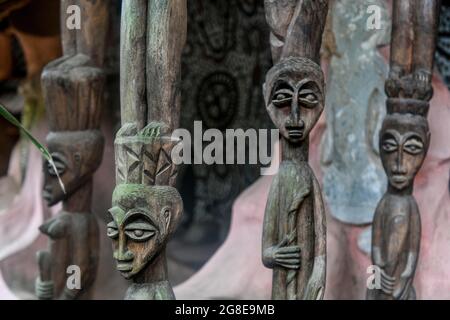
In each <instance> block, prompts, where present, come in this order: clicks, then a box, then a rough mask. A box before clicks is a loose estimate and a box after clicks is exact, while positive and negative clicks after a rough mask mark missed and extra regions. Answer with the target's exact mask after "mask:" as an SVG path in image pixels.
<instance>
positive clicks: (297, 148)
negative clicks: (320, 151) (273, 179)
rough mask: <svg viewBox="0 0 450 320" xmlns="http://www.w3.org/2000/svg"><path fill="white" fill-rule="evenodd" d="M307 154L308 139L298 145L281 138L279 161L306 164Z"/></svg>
mask: <svg viewBox="0 0 450 320" xmlns="http://www.w3.org/2000/svg"><path fill="white" fill-rule="evenodd" d="M308 154H309V137H306V138H305V140H304V141H302V142H301V143H299V144H293V143H291V142H289V141H288V140H287V139H285V138H281V161H293V162H307V161H308Z"/></svg>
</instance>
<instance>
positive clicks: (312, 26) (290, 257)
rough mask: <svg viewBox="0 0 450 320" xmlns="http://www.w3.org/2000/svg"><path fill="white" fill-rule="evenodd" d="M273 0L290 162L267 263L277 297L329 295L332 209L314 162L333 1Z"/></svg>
mask: <svg viewBox="0 0 450 320" xmlns="http://www.w3.org/2000/svg"><path fill="white" fill-rule="evenodd" d="M265 4H266V16H267V19H268V22H269V25H270V27H271V29H272V34H271V44H272V49H273V57H274V61H275V63H276V64H275V65H274V66H273V67H272V69H271V70H269V72H268V73H267V76H266V83H265V87H264V91H265V100H266V106H267V111H268V113H269V115H270V117H271V119H272V121H273V122H274V123H275V125H276V127H277V128H278V129H279V130H280V135H281V151H282V158H281V159H282V162H281V164H280V168H279V171H278V174H277V176H276V177H275V179H274V181H273V183H272V186H271V189H270V193H269V199H268V201H267V206H266V212H265V217H264V227H263V248H262V257H263V263H264V265H265V266H266V267H268V268H273V269H274V271H273V284H272V298H273V299H288V300H295V299H308V300H310V299H322V298H323V295H324V292H325V275H326V225H325V211H324V206H323V201H322V195H321V191H320V186H319V183H318V181H317V179H316V178H315V176H314V173H313V171H312V169H311V167H310V166H309V165H308V162H307V161H308V147H309V133H310V132H311V130H312V128H313V127H314V125H315V124H316V122H317V121H318V119H319V117H320V115H321V113H322V111H323V108H324V105H325V101H324V100H325V92H324V91H325V84H324V76H323V72H322V69H321V67H320V65H319V60H320V57H319V50H320V44H321V39H322V33H323V29H324V25H325V20H326V16H327V11H328V1H310V0H305V1H302V0H300V1H273V0H266V2H265ZM312 30H314V31H312ZM278 59H280V60H279V61H278Z"/></svg>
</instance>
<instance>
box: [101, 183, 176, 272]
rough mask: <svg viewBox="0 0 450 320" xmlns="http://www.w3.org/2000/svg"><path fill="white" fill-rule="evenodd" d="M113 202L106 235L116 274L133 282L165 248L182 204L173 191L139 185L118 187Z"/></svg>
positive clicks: (164, 187)
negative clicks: (111, 251) (115, 265)
mask: <svg viewBox="0 0 450 320" xmlns="http://www.w3.org/2000/svg"><path fill="white" fill-rule="evenodd" d="M112 202H113V207H112V208H111V209H110V210H109V213H110V214H111V217H112V221H111V222H109V223H108V224H107V228H108V229H107V234H108V236H109V237H110V238H111V239H112V242H113V251H114V259H116V261H117V270H119V272H120V273H121V274H122V276H123V277H125V278H126V279H130V278H132V277H133V276H135V275H136V274H138V273H139V272H140V271H141V270H142V269H143V268H144V267H145V266H146V265H147V264H148V263H150V262H151V261H152V259H153V258H154V257H155V256H156V255H158V254H159V252H160V250H161V249H162V248H163V247H164V245H165V244H166V242H167V240H168V237H169V236H170V235H171V234H172V233H173V231H174V230H175V228H176V226H177V225H178V222H179V219H180V217H181V213H182V210H183V208H182V206H183V204H182V201H181V197H180V195H179V193H178V191H177V190H176V189H175V188H173V187H169V186H145V185H138V184H121V185H118V186H117V187H116V189H115V190H114V194H113V201H112Z"/></svg>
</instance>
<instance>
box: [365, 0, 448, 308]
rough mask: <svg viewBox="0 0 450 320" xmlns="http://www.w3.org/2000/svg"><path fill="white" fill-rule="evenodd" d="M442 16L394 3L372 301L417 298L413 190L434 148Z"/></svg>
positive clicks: (431, 1)
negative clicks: (431, 114) (432, 105)
mask: <svg viewBox="0 0 450 320" xmlns="http://www.w3.org/2000/svg"><path fill="white" fill-rule="evenodd" d="M438 17H439V1H435V0H419V1H409V0H408V1H399V0H394V2H393V16H392V20H393V22H392V24H393V29H392V38H391V60H390V72H389V78H388V79H387V80H386V86H385V87H386V94H387V96H388V99H387V101H386V108H387V115H386V117H385V118H384V121H383V124H382V127H381V130H380V139H379V149H380V157H381V161H382V163H383V167H384V169H385V172H386V175H387V177H388V186H387V191H386V193H385V194H384V196H383V197H382V199H381V200H380V202H379V203H378V206H377V209H376V211H375V215H374V221H373V225H372V262H373V264H374V265H376V266H378V268H379V271H378V272H377V276H379V277H380V287H378V288H377V287H376V288H374V289H368V290H367V299H374V300H412V299H415V298H416V292H415V290H414V286H413V281H414V274H415V270H416V266H417V263H418V258H419V250H420V236H421V223H420V212H419V208H418V206H417V203H416V200H415V199H414V196H413V188H414V178H415V176H416V174H417V172H418V171H419V169H420V168H421V166H422V164H423V161H424V159H425V156H426V153H427V150H428V147H429V144H430V131H429V127H428V122H427V118H426V117H427V114H428V108H429V100H430V99H431V97H432V95H433V89H432V86H431V77H432V73H433V60H434V51H435V41H436V32H437V26H438Z"/></svg>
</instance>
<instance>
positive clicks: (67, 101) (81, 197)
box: [35, 0, 108, 299]
mask: <svg viewBox="0 0 450 320" xmlns="http://www.w3.org/2000/svg"><path fill="white" fill-rule="evenodd" d="M70 4H73V1H70ZM77 4H78V5H79V6H80V7H81V8H83V17H82V19H83V22H84V24H83V28H82V30H67V29H65V20H64V19H63V24H62V28H63V32H62V33H63V36H62V42H63V50H64V55H63V57H62V58H60V59H58V60H56V61H54V62H52V63H50V64H49V65H48V66H47V67H46V68H45V69H44V72H43V74H42V85H43V91H44V97H45V104H46V107H47V115H48V120H49V127H50V133H49V134H48V136H47V145H48V150H49V151H50V153H51V155H52V157H53V160H54V165H53V164H52V163H49V162H45V165H44V172H45V183H44V198H45V199H46V200H47V202H48V204H49V205H50V206H52V205H54V204H56V203H58V202H60V201H62V203H63V210H62V211H61V212H60V213H59V214H58V215H57V216H55V217H53V218H52V219H50V220H48V221H46V222H45V223H44V224H43V225H42V226H41V227H40V230H41V232H43V233H44V234H46V235H47V236H48V237H49V249H48V251H40V252H38V254H37V259H38V263H39V269H40V274H39V277H38V278H37V279H36V288H35V289H36V295H37V297H38V298H39V299H79V298H80V299H81V298H88V297H90V294H91V292H90V290H89V289H90V288H91V286H92V284H93V282H94V280H95V275H96V271H97V262H98V247H99V242H98V240H99V239H98V226H97V221H96V219H95V216H94V215H93V214H92V213H91V212H90V210H91V200H92V176H93V174H94V172H95V171H96V169H97V168H98V167H99V165H100V163H101V161H102V155H103V145H104V141H103V136H102V134H101V132H100V130H99V128H100V118H101V112H102V109H103V107H104V103H103V94H104V84H105V75H104V72H103V71H102V69H101V68H100V67H101V66H102V64H103V59H102V58H101V57H102V54H103V46H102V41H104V39H106V32H107V28H108V24H107V23H108V16H107V14H106V9H107V6H108V0H103V1H96V2H92V1H89V0H79V1H77ZM67 5H68V2H66V1H62V8H61V10H62V15H63V17H65V9H66V8H67ZM94 30H95V32H94ZM88 31H89V32H88ZM58 175H59V177H60V179H61V182H62V185H61V183H60V181H59V180H58ZM71 265H74V266H77V267H79V270H80V276H81V279H80V280H81V281H80V284H79V287H77V286H75V288H73V287H72V286H67V283H66V282H67V278H68V276H69V275H70V274H68V273H67V268H68V267H69V266H71Z"/></svg>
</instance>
